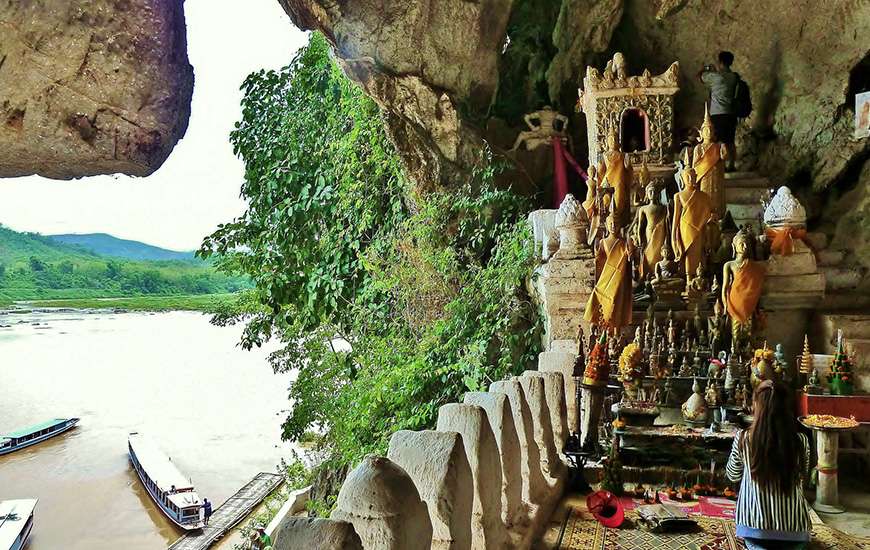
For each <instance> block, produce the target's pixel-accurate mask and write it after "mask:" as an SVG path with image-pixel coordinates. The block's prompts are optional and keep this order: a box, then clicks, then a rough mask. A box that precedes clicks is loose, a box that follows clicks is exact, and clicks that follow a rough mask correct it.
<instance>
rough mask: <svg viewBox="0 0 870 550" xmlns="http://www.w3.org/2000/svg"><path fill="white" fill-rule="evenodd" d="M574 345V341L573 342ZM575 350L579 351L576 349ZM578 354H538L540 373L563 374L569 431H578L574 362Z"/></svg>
mask: <svg viewBox="0 0 870 550" xmlns="http://www.w3.org/2000/svg"><path fill="white" fill-rule="evenodd" d="M571 343H572V344H573V343H574V342H573V341H572V342H571ZM574 349H577V348H576V347H575V348H574ZM576 360H577V354H576V353H575V352H570V351H542V352H541V353H539V354H538V370H539V371H540V372H559V373H562V380H563V381H564V387H565V388H564V389H565V408H566V414H567V423H568V431H569V432H575V431H577V426H578V422H579V418H578V416H577V415H578V412H577V393H576V392H577V385H576V384H577V383H576V381H575V380H574V376H573V374H574V362H575V361H576Z"/></svg>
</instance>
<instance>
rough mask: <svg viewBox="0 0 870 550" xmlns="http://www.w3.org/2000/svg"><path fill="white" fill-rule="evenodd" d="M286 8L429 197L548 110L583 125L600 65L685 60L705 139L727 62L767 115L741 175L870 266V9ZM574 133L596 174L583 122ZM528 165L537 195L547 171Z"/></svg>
mask: <svg viewBox="0 0 870 550" xmlns="http://www.w3.org/2000/svg"><path fill="white" fill-rule="evenodd" d="M279 2H280V3H281V4H282V5H283V6H284V8H285V10H286V11H287V13H288V14H290V16H291V18H292V19H293V21H294V22H295V23H296V24H297V25H298V26H300V27H302V28H305V29H317V30H320V31H322V32H323V33H324V34H325V35H326V36H327V37H328V38H329V39H330V40H331V41H332V42H333V43H334V44H335V46H336V52H337V55H338V56H339V57H340V58H341V59H344V60H345V65H346V68H347V72H348V74H349V75H350V76H351V77H352V78H354V79H355V80H357V81H358V82H360V83H361V84H362V85H363V87H364V88H365V89H366V91H367V92H368V93H369V94H370V95H371V96H372V97H373V98H374V99H375V100H376V101H377V102H378V103H379V104H380V105H381V106H382V107H383V109H384V111H385V115H386V120H387V124H388V126H389V128H390V132H391V134H392V136H393V137H394V139H395V141H396V144H397V146H398V148H399V151H400V153H401V154H402V156H403V158H404V159H405V162H406V164H407V165H408V167H409V169H410V173H411V175H412V176H413V177H414V179H415V180H416V181H417V184H418V185H419V186H421V187H422V188H430V187H432V186H439V185H450V184H451V183H452V182H455V181H457V180H460V179H461V178H463V177H465V176H466V175H467V169H468V167H469V166H470V165H471V164H472V163H473V162H474V159H475V158H476V152H477V151H478V150H479V148H480V147H481V145H482V144H483V142H484V141H487V142H488V143H489V144H490V145H492V146H493V147H494V148H495V149H499V148H505V147H507V146H509V144H510V143H511V142H512V140H513V138H514V137H515V135H516V133H517V132H518V131H519V130H520V129H522V128H521V125H522V120H521V115H522V113H524V112H527V111H530V110H533V109H537V108H540V107H541V106H542V105H543V104H546V103H549V104H552V105H554V106H556V107H557V108H558V109H559V110H561V111H562V112H563V113H566V114H567V113H569V112H572V111H573V106H574V102H575V101H576V98H577V87H578V86H579V85H580V81H581V77H582V75H583V74H584V72H585V67H586V65H587V64H596V65H598V66H599V68H600V67H603V62H604V60H605V58H606V57H608V56H609V55H610V54H611V53H612V52H613V51H622V52H624V53H625V54H626V57H627V59H628V63H629V69H630V70H631V72H633V73H635V74H637V73H639V72H640V71H641V70H642V69H643V68H649V69H650V70H651V72H653V73H654V74H655V73H659V72H661V71H662V70H664V69H665V68H666V67H667V66H668V65H669V64H670V63H671V62H672V61H674V60H679V61H680V64H681V67H682V72H683V74H682V91H681V93H680V95H679V96H678V100H677V115H676V117H677V121H676V122H677V124H676V127H677V129H678V131H685V130H687V129H689V128H691V127H697V126H699V125H700V122H701V118H702V117H703V101H704V99H705V96H706V92H705V90H704V88H703V86H702V85H701V84H700V82H698V81H697V79H696V78H695V74H696V72H697V71H698V69H700V67H701V66H702V65H703V64H705V63H711V62H713V61H714V60H715V56H716V54H717V52H718V51H719V50H720V49H728V50H730V51H732V52H734V54H735V56H736V62H735V65H734V68H735V70H737V71H738V72H739V73H741V75H742V76H743V77H744V79H745V80H746V81H747V82H748V83H749V84H750V86H751V88H752V93H753V103H754V106H755V110H754V113H753V115H752V117H751V118H750V119H749V120H748V121H746V122H744V123H743V124H742V127H741V129H740V131H739V136H738V146H739V147H740V148H741V150H742V151H743V154H742V158H741V163H742V165H743V167H744V168H749V169H752V168H754V169H758V170H759V171H761V172H762V173H765V174H766V175H768V176H769V177H770V178H771V180H772V181H773V182H774V183H775V184H777V185H779V184H789V185H791V186H792V187H794V188H795V189H796V190H797V193H798V195H799V196H800V197H801V198H802V200H803V201H804V202H805V203H807V206H808V210H809V212H810V216H811V220H813V222H814V223H815V224H816V225H818V226H819V227H822V228H823V229H825V230H826V231H828V232H829V234H831V235H832V237H833V243H834V244H835V245H839V246H841V247H850V246H854V247H857V248H859V250H857V252H856V254H855V256H854V261H855V263H857V264H867V265H870V245H868V244H866V243H870V226H868V227H867V228H864V227H863V226H866V225H867V224H866V223H861V220H864V219H866V217H865V214H866V213H868V209H870V193H868V192H867V191H865V189H866V188H867V187H868V186H867V185H866V184H867V183H870V181H867V179H866V178H867V177H868V172H870V170H863V171H862V166H863V165H864V163H865V161H866V160H867V159H868V157H870V140H867V139H864V140H860V141H859V140H855V139H853V138H852V134H853V117H854V94H855V93H856V92H860V91H862V90H865V89H870V43H868V41H867V36H870V2H867V1H863V0H836V1H833V2H827V3H819V2H816V1H814V0H797V1H795V0H771V1H770V2H765V3H763V5H762V4H759V3H758V2H757V1H753V0H730V1H728V2H721V1H718V0H650V1H648V2H647V1H644V2H640V1H635V2H629V1H626V0H561V2H551V1H546V0H481V1H477V2H468V1H466V0H441V1H436V0H427V1H424V2H405V1H400V0H381V1H378V2H374V1H373V0H365V1H355V2H346V1H337V0H332V1H326V0H279ZM572 127H573V128H574V129H575V134H576V135H575V142H576V143H577V144H578V145H579V147H578V148H577V153H578V157H580V158H582V157H583V156H584V150H583V147H582V144H583V143H584V142H585V136H584V135H581V134H582V130H578V129H582V128H585V125H584V124H583V123H582V120H581V119H580V116H575V120H574V123H573V124H572ZM518 160H519V162H520V164H522V165H523V166H521V168H522V169H521V170H519V171H518V174H523V176H522V177H528V178H529V179H531V180H536V179H538V180H539V179H540V176H541V174H540V173H538V174H536V173H535V171H536V170H537V171H540V170H541V166H544V165H546V164H547V163H541V162H538V163H537V164H536V163H535V162H526V160H525V159H523V158H519V159H518ZM833 212H836V213H837V214H836V217H833V216H831V215H829V213H833ZM844 212H845V214H844ZM856 227H857V228H858V230H857V233H856V231H855V230H856Z"/></svg>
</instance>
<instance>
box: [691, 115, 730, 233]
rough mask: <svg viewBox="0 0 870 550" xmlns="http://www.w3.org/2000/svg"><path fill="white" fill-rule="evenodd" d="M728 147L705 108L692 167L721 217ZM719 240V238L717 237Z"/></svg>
mask: <svg viewBox="0 0 870 550" xmlns="http://www.w3.org/2000/svg"><path fill="white" fill-rule="evenodd" d="M727 158H728V148H727V147H726V146H725V144H724V143H719V142H718V141H716V133H715V131H714V130H713V121H712V120H711V119H710V112H709V110H707V109H706V108H705V110H704V123H703V124H702V125H701V143H699V144H698V145H696V146H695V149H694V151H693V153H692V167H693V168H694V169H695V175H696V176H697V180H698V187H700V188H701V191H703V192H705V193H707V195H709V196H710V200H712V202H713V211H714V212H715V213H716V216H717V217H718V218H719V219H723V218H724V217H725V159H727ZM717 240H718V239H717Z"/></svg>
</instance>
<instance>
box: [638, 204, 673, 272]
mask: <svg viewBox="0 0 870 550" xmlns="http://www.w3.org/2000/svg"><path fill="white" fill-rule="evenodd" d="M644 238H645V241H644V242H646V247H645V248H644V249H643V261H642V262H641V263H640V264H641V265H640V276H641V278H644V279H646V278H647V277H651V276H652V275H653V274H654V273H655V269H656V264H657V263H659V262H660V261H661V259H662V247H663V246H664V245H665V242H666V241H667V239H668V216H667V214H665V215H664V216H662V218H661V219H660V220H659V222H658V223H657V224H655V225H654V226H652V227H649V225H648V226H647V227H646V235H644Z"/></svg>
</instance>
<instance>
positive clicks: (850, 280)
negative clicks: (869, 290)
mask: <svg viewBox="0 0 870 550" xmlns="http://www.w3.org/2000/svg"><path fill="white" fill-rule="evenodd" d="M819 271H821V272H822V273H824V274H825V281H826V284H825V288H826V289H827V290H848V289H853V288H856V287H857V286H858V283H860V282H861V273H860V272H859V271H857V270H855V269H848V268H844V267H831V266H824V267H820V268H819Z"/></svg>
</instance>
